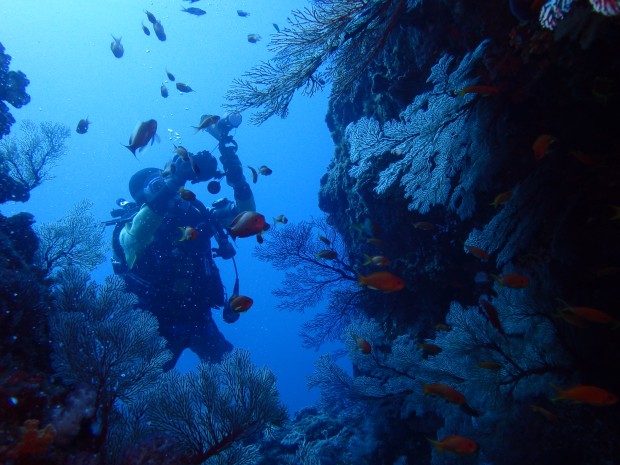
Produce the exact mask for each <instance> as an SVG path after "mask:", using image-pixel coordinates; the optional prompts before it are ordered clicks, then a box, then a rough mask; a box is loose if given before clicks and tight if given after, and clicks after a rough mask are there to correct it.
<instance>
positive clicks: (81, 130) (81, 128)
mask: <svg viewBox="0 0 620 465" xmlns="http://www.w3.org/2000/svg"><path fill="white" fill-rule="evenodd" d="M89 124H90V121H88V118H86V119H81V120H80V121H79V123H78V125H77V128H76V129H75V132H77V133H78V134H86V133H87V132H88V125H89Z"/></svg>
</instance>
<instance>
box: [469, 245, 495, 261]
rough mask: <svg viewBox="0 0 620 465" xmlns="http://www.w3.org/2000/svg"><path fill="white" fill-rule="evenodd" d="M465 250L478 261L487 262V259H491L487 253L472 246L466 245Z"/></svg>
mask: <svg viewBox="0 0 620 465" xmlns="http://www.w3.org/2000/svg"><path fill="white" fill-rule="evenodd" d="M465 248H466V249H467V250H469V253H471V254H472V255H473V256H474V257H476V258H478V259H479V260H488V259H489V258H491V256H490V255H489V254H488V253H486V252H485V251H484V250H482V249H481V248H479V247H476V246H474V245H466V246H465Z"/></svg>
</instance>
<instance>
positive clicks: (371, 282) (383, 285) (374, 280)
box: [357, 271, 405, 292]
mask: <svg viewBox="0 0 620 465" xmlns="http://www.w3.org/2000/svg"><path fill="white" fill-rule="evenodd" d="M357 284H358V285H359V286H368V287H369V288H370V289H375V290H377V291H383V292H395V291H400V290H401V289H402V288H404V287H405V282H404V281H403V280H402V279H400V278H399V277H398V276H396V275H393V274H392V273H390V272H389V271H378V272H376V273H371V274H369V275H367V276H362V275H359V276H358V281H357Z"/></svg>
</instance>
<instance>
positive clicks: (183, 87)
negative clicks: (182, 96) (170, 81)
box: [177, 82, 196, 92]
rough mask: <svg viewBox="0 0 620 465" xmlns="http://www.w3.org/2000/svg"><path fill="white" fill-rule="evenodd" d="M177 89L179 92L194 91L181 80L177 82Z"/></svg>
mask: <svg viewBox="0 0 620 465" xmlns="http://www.w3.org/2000/svg"><path fill="white" fill-rule="evenodd" d="M177 89H178V90H179V92H196V91H195V90H194V89H192V88H191V87H190V86H188V85H187V84H183V83H182V82H177Z"/></svg>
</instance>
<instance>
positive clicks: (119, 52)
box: [110, 36, 125, 58]
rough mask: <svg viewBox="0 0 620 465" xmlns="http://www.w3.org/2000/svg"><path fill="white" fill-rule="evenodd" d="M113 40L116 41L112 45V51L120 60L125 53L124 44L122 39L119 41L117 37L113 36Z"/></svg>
mask: <svg viewBox="0 0 620 465" xmlns="http://www.w3.org/2000/svg"><path fill="white" fill-rule="evenodd" d="M112 38H113V39H114V42H112V43H111V44H110V50H112V53H113V54H114V56H115V57H116V58H120V57H122V56H123V53H125V49H124V48H123V44H121V39H122V37H119V38H118V39H117V38H116V37H114V36H112Z"/></svg>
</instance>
